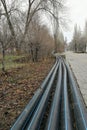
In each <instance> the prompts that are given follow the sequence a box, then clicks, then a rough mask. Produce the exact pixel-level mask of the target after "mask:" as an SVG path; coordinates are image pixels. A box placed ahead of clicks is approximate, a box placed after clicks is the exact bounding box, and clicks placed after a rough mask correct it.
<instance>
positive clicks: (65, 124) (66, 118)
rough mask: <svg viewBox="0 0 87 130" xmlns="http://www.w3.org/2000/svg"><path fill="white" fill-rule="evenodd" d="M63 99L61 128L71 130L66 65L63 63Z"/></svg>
mask: <svg viewBox="0 0 87 130" xmlns="http://www.w3.org/2000/svg"><path fill="white" fill-rule="evenodd" d="M62 96H63V100H62V102H63V103H62V104H63V105H62V108H61V109H62V116H63V117H62V120H61V122H62V126H61V128H62V130H72V121H71V118H72V117H71V114H70V106H69V97H68V85H67V71H66V67H65V65H64V63H63V95H62Z"/></svg>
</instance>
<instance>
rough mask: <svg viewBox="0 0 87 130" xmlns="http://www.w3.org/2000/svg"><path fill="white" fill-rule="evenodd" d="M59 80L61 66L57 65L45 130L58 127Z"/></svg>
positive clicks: (56, 129) (52, 129) (53, 129)
mask: <svg viewBox="0 0 87 130" xmlns="http://www.w3.org/2000/svg"><path fill="white" fill-rule="evenodd" d="M61 81H62V67H61V63H60V65H59V71H58V78H57V85H56V90H55V94H54V98H53V102H52V105H51V111H50V114H49V117H48V121H47V124H46V128H45V130H58V129H59V114H60V100H61V87H62V86H61Z"/></svg>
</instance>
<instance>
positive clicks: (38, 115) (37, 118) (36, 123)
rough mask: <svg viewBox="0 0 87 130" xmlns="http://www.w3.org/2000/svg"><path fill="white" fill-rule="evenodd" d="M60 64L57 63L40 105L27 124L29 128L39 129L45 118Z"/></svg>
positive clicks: (32, 129) (30, 129)
mask: <svg viewBox="0 0 87 130" xmlns="http://www.w3.org/2000/svg"><path fill="white" fill-rule="evenodd" d="M58 66H59V64H57V67H56V69H55V70H54V73H53V75H52V77H51V79H50V82H49V84H48V86H47V89H46V90H45V92H44V94H43V96H42V98H41V100H40V103H39V104H38V107H37V109H36V111H35V113H34V116H33V117H32V119H31V121H30V123H29V124H28V126H27V130H39V128H40V123H41V120H42V118H43V115H44V112H45V109H46V107H47V103H48V99H49V96H50V92H51V89H52V85H53V82H54V80H55V76H56V73H57V70H58Z"/></svg>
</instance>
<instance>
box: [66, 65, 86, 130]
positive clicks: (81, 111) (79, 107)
mask: <svg viewBox="0 0 87 130" xmlns="http://www.w3.org/2000/svg"><path fill="white" fill-rule="evenodd" d="M66 67H67V71H68V77H69V82H70V87H71V92H72V97H73V106H74V115H75V119H76V122H75V123H76V126H77V129H78V130H87V111H86V108H85V104H84V102H83V99H82V96H81V94H80V92H79V88H78V86H77V83H76V82H75V79H74V76H73V74H72V72H71V70H70V67H69V65H68V64H67V63H66Z"/></svg>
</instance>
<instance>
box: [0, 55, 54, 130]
mask: <svg viewBox="0 0 87 130" xmlns="http://www.w3.org/2000/svg"><path fill="white" fill-rule="evenodd" d="M7 58H8V57H7ZM12 59H15V58H13V57H12ZM53 63H54V59H46V60H44V61H39V62H37V63H32V62H28V63H25V64H24V63H23V64H22V66H20V64H21V63H17V64H18V65H19V66H18V67H17V66H16V67H13V66H12V68H10V67H7V68H8V69H7V73H6V74H5V73H2V72H0V130H9V129H10V127H11V126H12V124H13V123H14V122H15V120H16V119H17V117H18V115H19V114H20V113H21V112H22V110H23V109H24V107H25V106H26V105H27V103H28V102H29V101H30V99H31V98H32V96H33V95H34V93H35V91H36V90H37V88H39V86H40V84H41V83H42V81H43V80H44V78H45V76H46V75H47V74H48V72H49V70H50V69H51V67H52V65H53Z"/></svg>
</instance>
